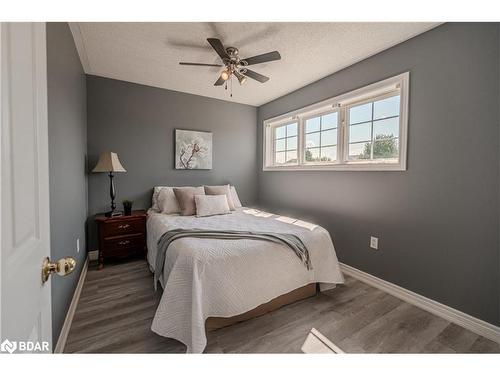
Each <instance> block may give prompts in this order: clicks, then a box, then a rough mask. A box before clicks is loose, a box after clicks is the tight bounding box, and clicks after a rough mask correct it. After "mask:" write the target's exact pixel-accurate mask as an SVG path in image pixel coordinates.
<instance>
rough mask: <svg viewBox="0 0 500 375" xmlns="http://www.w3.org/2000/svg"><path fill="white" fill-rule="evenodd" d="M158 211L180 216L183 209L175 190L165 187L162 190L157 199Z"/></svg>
mask: <svg viewBox="0 0 500 375" xmlns="http://www.w3.org/2000/svg"><path fill="white" fill-rule="evenodd" d="M157 201H158V211H160V212H161V213H162V214H168V215H171V214H178V213H179V212H180V211H181V209H180V207H179V203H178V201H177V198H176V197H175V194H174V189H173V188H171V187H163V188H162V189H160V191H159V193H158V197H157Z"/></svg>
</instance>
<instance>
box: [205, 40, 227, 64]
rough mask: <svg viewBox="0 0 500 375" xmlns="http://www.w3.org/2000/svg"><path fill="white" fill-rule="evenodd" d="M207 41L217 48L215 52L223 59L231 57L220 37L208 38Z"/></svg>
mask: <svg viewBox="0 0 500 375" xmlns="http://www.w3.org/2000/svg"><path fill="white" fill-rule="evenodd" d="M207 41H208V43H210V45H211V46H212V48H213V49H214V50H215V52H217V54H218V55H219V56H220V58H221V59H223V60H224V59H229V55H228V54H227V52H226V49H225V48H224V45H223V44H222V42H221V41H220V39H217V38H208V39H207Z"/></svg>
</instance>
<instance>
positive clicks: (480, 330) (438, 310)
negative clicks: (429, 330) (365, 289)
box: [340, 263, 500, 343]
mask: <svg viewBox="0 0 500 375" xmlns="http://www.w3.org/2000/svg"><path fill="white" fill-rule="evenodd" d="M340 268H341V270H342V272H344V273H345V274H346V275H349V276H352V277H354V278H355V279H358V280H360V281H362V282H364V283H366V284H368V285H371V286H373V287H375V288H377V289H380V290H383V291H384V292H386V293H388V294H391V295H393V296H394V297H397V298H399V299H402V300H403V301H405V302H408V303H410V304H412V305H414V306H417V307H419V308H421V309H422V310H425V311H428V312H430V313H432V314H434V315H437V316H439V317H441V318H443V319H446V320H448V321H450V322H453V323H455V324H457V325H459V326H461V327H463V328H466V329H468V330H470V331H472V332H474V333H477V334H478V335H481V336H484V337H486V338H488V339H490V340H493V341H495V342H498V343H500V327H497V326H495V325H493V324H491V323H488V322H485V321H484V320H481V319H478V318H475V317H473V316H471V315H468V314H466V313H464V312H462V311H459V310H456V309H454V308H452V307H450V306H447V305H444V304H442V303H440V302H437V301H434V300H432V299H430V298H427V297H424V296H421V295H420V294H417V293H414V292H412V291H410V290H408V289H405V288H402V287H400V286H397V285H396V284H393V283H390V282H388V281H385V280H382V279H379V278H378V277H375V276H373V275H370V274H369V273H366V272H363V271H361V270H358V269H357V268H354V267H351V266H348V265H347V264H344V263H340Z"/></svg>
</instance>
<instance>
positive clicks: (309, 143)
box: [306, 132, 319, 147]
mask: <svg viewBox="0 0 500 375" xmlns="http://www.w3.org/2000/svg"><path fill="white" fill-rule="evenodd" d="M318 146H319V132H318V133H312V134H306V147H318Z"/></svg>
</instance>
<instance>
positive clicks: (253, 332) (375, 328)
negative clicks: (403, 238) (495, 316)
mask: <svg viewBox="0 0 500 375" xmlns="http://www.w3.org/2000/svg"><path fill="white" fill-rule="evenodd" d="M160 297H161V290H158V291H157V292H155V291H154V289H153V281H152V275H151V273H150V271H149V269H148V265H147V263H146V261H144V260H132V261H129V262H126V263H120V264H114V265H113V264H111V265H106V266H105V268H104V269H103V270H100V271H98V270H97V269H96V268H95V266H91V267H90V268H89V271H88V273H87V276H86V279H85V283H84V286H83V290H82V294H81V296H80V301H79V303H78V307H77V309H76V313H75V317H74V320H73V324H72V326H71V330H70V332H69V336H68V340H67V343H66V347H65V352H66V353H184V352H185V346H184V345H183V344H182V343H180V342H178V341H176V340H173V339H168V338H165V337H161V336H158V335H157V334H155V333H153V332H152V331H151V329H150V327H151V322H152V320H153V316H154V313H155V311H156V306H157V305H158V302H159V300H160ZM312 327H314V328H316V329H318V330H319V331H320V332H321V333H323V334H324V335H325V336H326V337H328V338H329V339H330V340H331V341H333V342H334V343H335V344H336V345H338V346H339V347H340V348H341V349H343V350H344V351H345V352H347V353H500V345H499V344H497V343H495V342H493V341H491V340H488V339H486V338H484V337H481V336H479V335H477V334H475V333H472V332H470V331H468V330H466V329H464V328H462V327H459V326H457V325H455V324H453V323H450V322H448V321H446V320H444V319H442V318H439V317H437V316H435V315H433V314H430V313H428V312H426V311H423V310H421V309H419V308H417V307H415V306H412V305H410V304H408V303H406V302H403V301H401V300H399V299H397V298H395V297H393V296H391V295H389V294H387V293H384V292H382V291H380V290H378V289H376V288H373V287H371V286H369V285H367V284H364V283H362V282H360V281H358V280H356V279H353V278H351V277H347V279H346V284H344V285H339V286H337V288H335V289H334V290H332V291H328V292H326V293H320V294H318V295H317V296H315V297H311V298H308V299H306V300H303V301H299V302H296V303H293V304H291V305H288V306H284V307H282V308H281V309H279V310H277V311H274V312H271V313H269V314H266V315H264V316H261V317H258V318H254V319H251V320H249V321H246V322H242V323H239V324H236V325H234V326H230V327H226V328H223V329H220V330H217V331H215V332H211V333H209V334H208V337H207V338H208V345H207V348H206V350H205V351H206V352H207V353H300V348H301V346H302V344H303V342H304V340H305V338H306V335H307V333H308V332H309V331H310V329H311V328H312Z"/></svg>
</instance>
